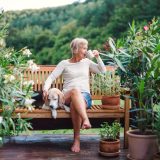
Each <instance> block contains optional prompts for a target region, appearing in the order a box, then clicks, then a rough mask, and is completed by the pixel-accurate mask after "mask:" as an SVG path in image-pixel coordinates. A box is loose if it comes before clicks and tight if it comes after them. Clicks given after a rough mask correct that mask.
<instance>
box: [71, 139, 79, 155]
mask: <svg viewBox="0 0 160 160" xmlns="http://www.w3.org/2000/svg"><path fill="white" fill-rule="evenodd" d="M71 151H72V152H76V153H78V152H80V140H74V143H73V145H72V147H71Z"/></svg>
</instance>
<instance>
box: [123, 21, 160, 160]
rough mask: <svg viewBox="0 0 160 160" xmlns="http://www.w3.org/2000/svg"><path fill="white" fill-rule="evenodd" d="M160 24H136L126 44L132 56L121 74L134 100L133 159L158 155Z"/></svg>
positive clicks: (131, 152)
mask: <svg viewBox="0 0 160 160" xmlns="http://www.w3.org/2000/svg"><path fill="white" fill-rule="evenodd" d="M159 24H160V23H159V21H158V20H155V19H153V20H152V23H150V24H149V25H148V26H145V27H144V28H143V29H142V28H140V29H138V30H137V29H136V28H135V24H134V22H133V23H132V26H131V29H130V31H129V35H128V37H127V39H126V41H125V42H126V43H125V44H124V50H123V51H125V52H127V53H128V54H130V55H131V56H130V57H128V58H127V59H125V62H126V65H125V69H126V73H125V74H124V75H123V74H122V75H121V78H122V79H123V81H124V84H125V85H127V87H129V88H130V90H131V100H132V109H131V122H132V130H130V131H128V132H127V134H128V142H129V154H128V158H129V159H146V160H148V159H153V156H154V154H155V152H157V142H158V139H157V136H156V134H155V132H154V127H153V124H154V106H155V105H156V104H158V103H159V102H160V96H159V94H160V92H159V91H160V69H159V68H160V48H159V38H160V30H159V27H158V26H159ZM134 128H135V129H136V130H135V129H134ZM133 129H134V130H133Z"/></svg>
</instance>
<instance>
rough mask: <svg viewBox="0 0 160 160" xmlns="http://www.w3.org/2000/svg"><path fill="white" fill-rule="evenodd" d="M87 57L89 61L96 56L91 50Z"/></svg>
mask: <svg viewBox="0 0 160 160" xmlns="http://www.w3.org/2000/svg"><path fill="white" fill-rule="evenodd" d="M86 57H87V58H89V59H93V58H94V57H95V56H94V54H93V52H92V51H91V50H88V51H87V53H86Z"/></svg>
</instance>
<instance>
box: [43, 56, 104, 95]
mask: <svg viewBox="0 0 160 160" xmlns="http://www.w3.org/2000/svg"><path fill="white" fill-rule="evenodd" d="M96 59H97V62H98V64H96V63H94V62H93V61H91V60H89V59H88V58H85V59H82V60H81V61H79V62H76V63H71V62H69V59H67V60H62V61H61V62H60V63H59V64H58V65H57V66H56V68H55V69H54V70H53V71H52V73H51V74H50V75H49V77H48V78H47V80H46V81H45V84H44V89H43V90H45V91H48V89H49V88H50V87H51V84H52V82H53V81H55V79H56V78H57V77H59V76H60V75H62V76H63V80H64V83H63V91H62V92H63V93H65V92H67V91H69V90H71V89H73V88H78V89H80V90H81V92H88V93H90V86H89V71H90V72H93V73H100V72H101V73H104V72H105V71H106V67H105V65H104V63H103V61H102V59H101V58H100V57H98V58H96Z"/></svg>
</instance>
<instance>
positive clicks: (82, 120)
mask: <svg viewBox="0 0 160 160" xmlns="http://www.w3.org/2000/svg"><path fill="white" fill-rule="evenodd" d="M70 47H71V52H72V57H71V58H70V59H67V60H62V61H61V62H60V63H59V64H58V65H57V67H56V68H55V69H54V71H53V72H52V73H51V74H50V76H49V77H48V78H47V80H46V82H45V85H44V89H43V97H44V99H46V98H47V96H48V89H49V88H50V86H51V84H52V82H53V81H54V80H55V79H56V78H57V77H58V76H60V75H62V76H63V80H64V84H63V90H62V92H63V93H64V97H65V104H66V105H68V106H70V111H71V118H72V123H73V129H74V142H73V145H72V147H71V151H73V152H79V151H80V129H89V128H91V124H90V121H89V119H88V116H87V113H86V109H87V108H90V107H91V105H92V104H91V96H90V88H89V71H90V72H94V73H100V72H105V66H104V63H103V61H102V60H101V58H100V56H99V52H98V51H97V50H94V51H93V55H94V57H95V58H96V59H97V62H98V63H97V64H96V63H94V62H93V61H91V60H89V59H88V58H86V54H87V49H88V41H87V40H86V39H84V38H75V39H73V40H72V42H71V44H70Z"/></svg>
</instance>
